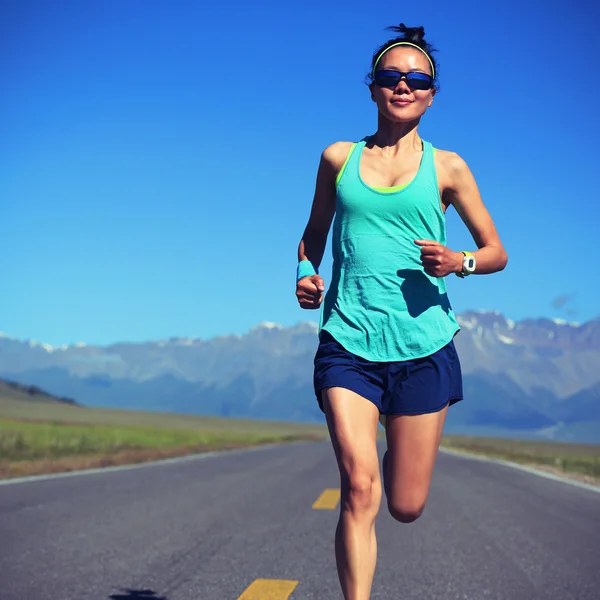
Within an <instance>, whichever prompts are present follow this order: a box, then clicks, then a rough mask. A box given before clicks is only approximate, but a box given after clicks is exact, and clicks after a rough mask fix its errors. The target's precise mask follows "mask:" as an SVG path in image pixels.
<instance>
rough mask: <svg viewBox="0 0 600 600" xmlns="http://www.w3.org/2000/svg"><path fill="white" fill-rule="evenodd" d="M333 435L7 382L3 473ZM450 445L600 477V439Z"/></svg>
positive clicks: (453, 441)
mask: <svg viewBox="0 0 600 600" xmlns="http://www.w3.org/2000/svg"><path fill="white" fill-rule="evenodd" d="M381 433H383V432H381ZM326 438H327V431H326V428H325V426H324V425H317V424H315V425H310V424H302V423H288V422H274V421H273V422H271V421H258V420H252V419H228V418H220V417H204V416H193V415H177V414H170V413H154V412H141V411H132V410H109V409H100V408H87V407H81V406H76V405H71V404H67V403H59V402H56V401H53V400H52V399H51V398H40V397H39V395H36V394H34V395H30V394H26V393H23V391H22V390H15V389H11V388H10V387H7V386H6V385H4V384H2V382H0V478H6V477H16V476H21V475H30V474H37V473H48V472H58V471H68V470H74V469H81V468H88V467H98V466H108V465H118V464H126V463H135V462H142V461H148V460H155V459H160V458H167V457H172V456H180V455H184V454H190V453H194V452H206V451H211V450H220V449H231V448H240V447H244V446H255V445H259V444H268V443H283V442H292V441H300V440H318V439H319V440H322V439H326ZM442 445H443V446H445V447H447V448H450V449H454V450H457V451H461V452H468V453H470V454H479V455H485V456H490V457H496V458H501V459H504V460H509V461H514V462H519V463H522V464H528V465H533V466H537V467H539V468H544V469H547V470H552V471H554V472H559V473H565V474H568V475H570V476H575V477H578V478H584V479H585V480H586V481H589V482H591V483H600V445H591V444H590V445H587V444H586V445H583V444H566V443H559V442H542V441H528V440H521V439H519V440H517V439H506V438H486V437H469V436H459V435H446V436H444V438H443V440H442Z"/></svg>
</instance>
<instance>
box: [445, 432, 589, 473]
mask: <svg viewBox="0 0 600 600" xmlns="http://www.w3.org/2000/svg"><path fill="white" fill-rule="evenodd" d="M442 445H443V446H445V447H446V448H449V449H453V450H458V451H463V452H468V453H471V454H479V455H483V456H488V457H493V458H500V459H503V460H508V461H512V462H517V463H521V464H527V465H533V466H538V467H546V468H548V469H549V470H552V471H558V472H564V473H574V474H580V475H583V476H587V477H589V478H590V479H591V480H594V479H600V445H594V444H570V443H569V444H567V443H562V442H549V441H548V442H547V441H537V440H512V439H504V438H483V437H470V436H461V435H448V436H444V439H443V441H442Z"/></svg>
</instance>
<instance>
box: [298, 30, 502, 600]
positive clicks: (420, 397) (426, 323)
mask: <svg viewBox="0 0 600 600" xmlns="http://www.w3.org/2000/svg"><path fill="white" fill-rule="evenodd" d="M389 29H391V30H392V31H395V32H396V35H397V37H395V38H394V39H392V40H389V41H388V42H386V43H385V44H384V45H383V46H381V48H379V49H378V50H377V51H376V52H375V55H374V56H373V58H372V62H371V69H370V74H369V89H370V92H371V99H372V100H373V102H374V103H375V104H376V106H377V111H378V121H377V131H376V132H375V133H374V134H373V135H370V136H367V137H365V138H364V139H362V140H361V141H359V142H357V143H351V142H337V143H334V144H332V145H331V146H329V147H328V148H326V149H325V150H324V151H323V153H322V156H321V161H320V165H319V169H318V174H317V182H316V190H315V195H314V199H313V204H312V208H311V212H310V218H309V221H308V224H307V226H306V229H305V231H304V234H303V236H302V240H301V241H300V245H299V248H298V261H299V262H298V270H297V288H296V296H297V299H298V302H299V304H300V306H301V307H302V308H305V309H321V324H320V331H319V346H318V349H317V352H316V355H315V360H314V387H315V393H316V396H317V400H318V402H319V406H320V407H321V410H322V411H323V412H324V413H325V416H326V419H327V424H328V428H329V431H330V435H331V440H332V444H333V448H334V451H335V456H336V459H337V463H338V467H339V470H340V478H341V494H342V496H341V504H340V517H339V522H338V526H337V529H336V535H335V554H336V562H337V569H338V575H339V579H340V584H341V587H342V591H343V594H344V598H345V599H346V600H365V599H368V598H369V595H370V591H371V585H372V581H373V576H374V573H375V564H376V560H377V544H376V538H375V519H376V516H377V513H378V510H379V506H380V503H381V497H382V489H381V479H380V471H379V458H378V454H377V448H376V438H377V429H378V421H379V420H380V419H381V421H382V423H383V424H384V425H385V431H386V438H387V452H386V453H385V454H384V457H383V469H382V470H383V482H384V485H383V487H384V490H385V494H386V498H387V506H388V509H389V511H390V513H391V515H392V516H393V517H394V518H395V519H396V520H398V521H400V522H401V523H411V522H413V521H415V520H416V519H417V518H418V517H419V516H420V515H421V513H422V512H423V509H424V507H425V503H426V500H427V496H428V493H429V486H430V482H431V476H432V472H433V468H434V463H435V460H436V456H437V452H438V447H439V442H440V438H441V435H442V430H443V426H444V420H445V417H446V413H447V410H448V407H449V406H450V405H452V404H454V403H456V402H458V401H459V400H461V399H462V376H461V368H460V362H459V358H458V356H457V353H456V349H455V347H454V342H453V339H454V336H455V335H456V333H457V332H458V331H459V329H460V328H459V325H458V323H457V320H456V318H455V314H454V312H453V309H452V307H451V305H450V302H449V300H448V296H447V294H446V282H445V277H446V276H448V275H451V274H455V275H458V276H459V277H461V278H465V277H467V276H469V275H471V274H473V273H476V274H485V273H494V272H497V271H501V270H502V269H503V268H504V267H505V266H506V263H507V254H506V252H505V250H504V247H503V245H502V243H501V241H500V238H499V236H498V233H497V232H496V228H495V226H494V223H493V221H492V219H491V217H490V214H489V212H488V210H487V209H486V207H485V206H484V204H483V202H482V200H481V197H480V194H479V190H478V187H477V184H476V182H475V180H474V178H473V175H472V174H471V171H470V170H469V167H468V166H467V164H466V163H465V161H464V160H463V159H462V158H461V157H460V156H458V155H457V154H456V153H454V152H448V151H445V150H437V149H436V148H434V147H432V145H431V144H430V143H429V142H427V141H425V140H423V139H422V138H421V137H420V136H419V133H418V126H419V123H420V121H421V118H422V117H423V115H424V114H425V112H426V111H427V109H428V108H429V107H430V106H431V105H432V103H433V100H434V97H435V94H436V90H437V71H438V69H437V64H436V60H435V58H434V56H433V53H434V49H433V48H432V47H431V45H430V44H429V43H427V42H426V41H425V39H424V29H423V27H412V28H409V27H405V26H404V24H401V25H400V26H398V27H390V28H389ZM450 206H453V207H454V209H455V210H456V211H457V212H458V214H459V215H460V217H461V219H462V221H463V222H464V223H465V225H466V226H467V228H468V229H469V231H470V233H471V235H472V237H473V241H474V243H475V244H476V246H477V249H474V250H473V251H472V252H469V251H467V250H462V251H455V250H451V249H450V248H448V247H447V246H446V226H445V212H446V210H447V209H448V208H449V207H450ZM334 215H335V221H334V222H333V233H332V251H333V270H332V280H331V285H330V286H329V289H328V291H327V293H326V294H324V291H325V284H324V282H323V279H322V278H321V277H320V276H319V275H318V267H319V265H320V263H321V260H322V258H323V252H324V250H325V244H326V240H327V236H328V233H329V229H330V226H331V223H332V221H333V219H334Z"/></svg>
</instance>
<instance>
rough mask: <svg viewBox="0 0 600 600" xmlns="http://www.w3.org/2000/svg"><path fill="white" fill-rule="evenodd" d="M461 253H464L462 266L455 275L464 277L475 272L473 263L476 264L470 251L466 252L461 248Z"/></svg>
mask: <svg viewBox="0 0 600 600" xmlns="http://www.w3.org/2000/svg"><path fill="white" fill-rule="evenodd" d="M462 253H463V254H464V257H463V268H462V271H461V272H460V273H457V274H456V276H457V277H462V278H465V277H467V276H468V275H470V274H471V273H474V272H475V265H476V263H477V261H476V260H475V257H474V256H473V255H472V254H471V253H470V252H467V251H466V250H462Z"/></svg>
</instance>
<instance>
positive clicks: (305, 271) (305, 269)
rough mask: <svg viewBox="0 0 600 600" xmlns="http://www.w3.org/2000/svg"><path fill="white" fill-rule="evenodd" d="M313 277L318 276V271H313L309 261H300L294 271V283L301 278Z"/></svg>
mask: <svg viewBox="0 0 600 600" xmlns="http://www.w3.org/2000/svg"><path fill="white" fill-rule="evenodd" d="M313 275H318V271H316V270H315V268H314V266H313V264H312V263H311V262H310V260H301V261H300V262H299V263H298V269H297V271H296V283H298V281H300V280H301V279H302V278H303V277H312V276H313Z"/></svg>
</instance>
